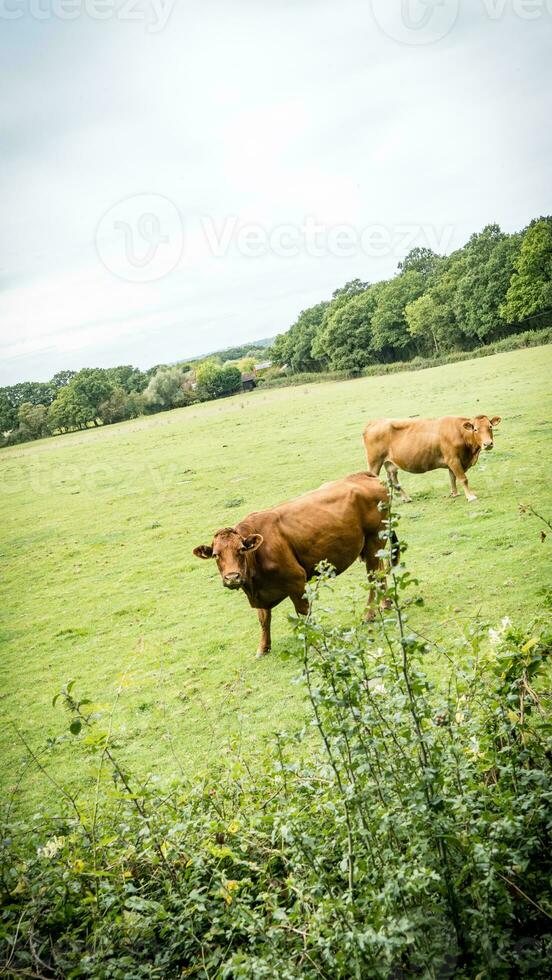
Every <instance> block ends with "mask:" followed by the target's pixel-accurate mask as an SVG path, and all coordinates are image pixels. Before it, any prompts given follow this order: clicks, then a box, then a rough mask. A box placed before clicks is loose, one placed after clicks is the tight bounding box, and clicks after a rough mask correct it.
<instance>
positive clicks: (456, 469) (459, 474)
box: [447, 460, 477, 502]
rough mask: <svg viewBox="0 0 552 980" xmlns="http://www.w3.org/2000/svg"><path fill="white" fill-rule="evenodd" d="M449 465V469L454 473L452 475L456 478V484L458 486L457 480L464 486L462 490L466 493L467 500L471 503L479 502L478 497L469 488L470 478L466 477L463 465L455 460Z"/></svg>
mask: <svg viewBox="0 0 552 980" xmlns="http://www.w3.org/2000/svg"><path fill="white" fill-rule="evenodd" d="M447 465H448V468H449V470H450V472H451V473H452V475H453V477H454V481H455V484H456V480H458V481H459V483H461V484H462V488H463V490H464V493H465V494H466V500H468V501H470V502H471V501H472V500H477V497H476V495H475V494H474V493H473V492H472V491H471V490H470V488H469V486H468V478H467V476H466V474H465V472H464V468H463V466H462V464H461V463H459V462H458V461H457V460H454V461H451V462H450V463H448V464H447ZM451 483H452V480H451Z"/></svg>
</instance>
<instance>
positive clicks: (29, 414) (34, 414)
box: [18, 402, 48, 441]
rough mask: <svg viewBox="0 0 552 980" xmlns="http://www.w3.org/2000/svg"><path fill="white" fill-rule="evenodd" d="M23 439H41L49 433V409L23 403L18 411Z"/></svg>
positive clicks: (44, 406) (43, 406)
mask: <svg viewBox="0 0 552 980" xmlns="http://www.w3.org/2000/svg"><path fill="white" fill-rule="evenodd" d="M18 419H19V428H20V434H21V439H22V441H23V440H26V439H41V438H42V436H45V435H47V433H48V408H47V407H46V405H32V404H31V403H30V402H23V404H22V405H20V406H19V410H18Z"/></svg>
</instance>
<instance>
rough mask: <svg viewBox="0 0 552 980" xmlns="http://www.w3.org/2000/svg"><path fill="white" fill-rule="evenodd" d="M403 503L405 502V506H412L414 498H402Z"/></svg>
mask: <svg viewBox="0 0 552 980" xmlns="http://www.w3.org/2000/svg"><path fill="white" fill-rule="evenodd" d="M402 502H403V504H411V503H412V497H403V498H402Z"/></svg>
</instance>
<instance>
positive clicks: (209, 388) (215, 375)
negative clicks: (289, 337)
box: [0, 345, 266, 445]
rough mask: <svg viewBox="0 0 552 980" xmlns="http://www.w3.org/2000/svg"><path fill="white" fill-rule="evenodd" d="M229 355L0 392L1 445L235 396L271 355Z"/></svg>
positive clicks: (251, 351) (61, 376) (62, 377)
mask: <svg viewBox="0 0 552 980" xmlns="http://www.w3.org/2000/svg"><path fill="white" fill-rule="evenodd" d="M226 353H227V352H226V351H221V352H219V353H218V354H213V355H211V356H210V357H209V358H208V359H206V360H203V361H197V362H182V363H179V364H174V365H166V364H160V365H159V364H158V365H156V366H155V367H152V368H149V370H147V371H140V370H139V368H136V367H133V366H132V365H130V364H125V365H120V366H118V367H113V368H83V369H82V370H81V371H60V372H58V373H57V374H55V375H54V377H53V378H52V379H51V380H50V381H46V382H38V381H24V382H21V383H20V384H16V385H10V386H8V387H5V388H0V436H1V441H0V444H1V445H13V444H14V443H19V442H26V441H27V440H29V439H40V438H42V437H43V436H47V435H53V434H55V433H58V432H70V431H74V430H78V429H86V428H88V427H89V426H94V425H109V424H111V423H112V422H122V421H124V420H125V419H131V418H136V417H137V416H139V415H149V414H153V413H155V412H163V411H167V410H168V409H170V408H178V407H179V406H183V405H190V404H192V403H193V402H200V401H207V400H209V399H211V398H220V397H222V396H224V395H231V394H233V393H234V392H236V391H239V390H240V388H241V380H242V371H247V370H252V368H253V366H254V364H255V361H256V360H258V359H259V358H260V357H263V356H265V354H266V351H265V350H263V349H261V348H256V347H254V348H252V347H251V345H249V346H247V345H245V346H244V347H242V348H240V347H236V348H232V349H231V353H233V354H235V355H236V356H237V359H236V360H234V361H232V360H229V359H227V360H223V358H224V357H225V355H226Z"/></svg>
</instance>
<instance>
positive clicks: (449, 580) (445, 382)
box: [0, 347, 552, 807]
mask: <svg viewBox="0 0 552 980" xmlns="http://www.w3.org/2000/svg"><path fill="white" fill-rule="evenodd" d="M551 370H552V348H551V347H541V348H534V349H528V350H521V351H513V352H511V353H506V354H498V355H496V356H494V357H489V358H485V359H484V360H475V361H468V362H463V363H460V364H450V365H445V366H442V367H437V368H433V369H430V370H424V371H422V372H420V373H412V374H406V375H405V374H398V375H391V376H388V377H377V378H363V379H359V380H355V381H346V382H340V383H327V384H317V385H313V386H309V387H304V388H291V389H284V390H278V389H276V390H271V391H264V392H263V391H262V390H257V391H255V392H252V393H249V394H247V395H240V396H236V397H233V398H231V399H226V400H223V401H217V402H213V403H209V404H205V405H201V406H198V407H192V408H186V409H178V410H175V411H172V412H170V413H166V414H163V415H157V416H154V417H151V418H148V419H139V420H135V421H131V422H127V423H123V424H121V425H117V426H110V427H106V428H105V429H95V430H89V431H86V432H83V433H75V434H70V435H66V436H62V437H58V438H55V439H49V440H43V441H41V442H36V443H29V444H27V445H25V446H20V447H14V448H12V449H8V450H3V451H1V452H0V485H1V488H2V495H1V504H0V506H1V508H2V514H1V527H2V538H3V543H2V548H1V552H2V555H1V557H2V565H3V575H2V579H3V587H4V597H3V601H2V612H3V616H2V619H3V629H2V634H1V641H2V646H3V655H2V674H3V677H2V685H1V690H2V696H1V701H0V707H1V722H2V724H1V735H0V737H1V757H2V768H1V779H2V788H3V791H4V792H6V791H11V790H12V789H14V787H18V788H17V797H18V799H19V800H20V803H21V805H22V806H23V807H29V806H34V805H36V803H37V802H38V801H40V800H43V799H44V798H48V797H51V798H52V799H53V798H55V795H56V793H55V790H54V789H53V787H51V785H49V784H48V783H46V782H45V780H44V778H43V776H41V775H40V774H39V773H32V772H29V773H27V774H26V775H25V776H24V778H23V779H21V782H20V783H18V779H19V776H18V774H19V773H20V772H21V768H22V766H23V763H24V758H25V751H24V749H23V748H22V745H21V744H20V743H19V741H18V739H17V737H16V735H15V732H14V728H13V727H12V725H11V724H10V722H15V724H16V725H17V727H18V729H19V730H20V731H21V732H22V733H23V734H24V736H25V738H26V739H28V741H29V742H30V744H32V745H33V746H34V747H35V748H39V747H40V746H42V745H43V744H44V742H45V739H46V738H48V737H52V736H54V735H56V734H58V733H59V732H60V731H63V730H64V727H65V725H66V723H65V720H64V718H63V717H62V716H61V715H60V709H59V707H57V708H54V707H52V697H53V695H54V694H55V693H56V692H57V690H59V688H60V687H61V685H62V684H63V683H64V682H66V681H67V680H68V679H69V678H76V679H77V682H78V688H77V690H78V691H80V693H81V695H84V694H86V695H87V696H88V697H90V698H92V700H93V701H94V702H95V703H98V704H101V705H106V704H109V703H111V702H113V699H114V697H115V691H116V689H117V687H120V688H121V697H120V700H119V703H118V705H117V711H116V715H115V719H114V726H115V731H116V733H117V741H118V744H119V747H120V748H119V754H120V755H121V756H122V758H123V759H126V760H127V761H128V762H129V763H130V765H131V767H132V768H133V769H134V770H136V771H137V772H139V773H142V774H144V773H149V772H151V773H152V774H153V775H154V776H158V777H159V778H160V779H162V780H165V779H167V778H169V777H172V776H174V775H176V774H178V773H185V774H190V775H192V774H195V773H197V772H198V771H199V770H201V769H202V768H204V767H207V766H211V765H213V764H214V765H217V764H220V762H221V760H223V759H224V757H225V754H226V753H227V752H229V751H231V749H230V748H229V746H230V745H233V746H236V745H243V746H246V747H247V748H252V747H254V746H255V745H258V744H259V741H260V740H262V739H263V737H264V736H266V735H267V734H270V733H271V732H273V731H274V730H281V729H285V728H293V727H294V726H296V725H298V724H300V723H301V719H302V715H303V705H302V694H301V689H300V688H298V687H297V686H294V685H293V684H291V679H292V677H293V676H294V675H295V674H296V673H297V661H296V659H295V658H294V656H293V642H292V640H291V634H290V628H289V624H288V623H287V621H286V617H287V614H288V612H291V611H292V606H291V604H290V603H284V604H283V605H282V606H280V607H279V608H278V609H277V610H276V612H275V616H274V621H273V637H274V648H273V653H272V654H271V655H270V656H269V657H268V658H265V659H264V660H261V661H257V660H255V659H254V653H255V650H256V645H257V638H258V624H257V617H256V614H255V613H254V611H253V610H251V609H250V608H249V605H248V603H247V601H246V599H245V597H244V596H242V595H241V594H233V593H229V592H226V591H225V590H223V588H222V585H221V583H220V581H219V578H218V573H217V571H216V568H215V566H214V563H207V562H200V561H198V560H197V559H195V558H194V557H193V556H192V553H191V552H192V548H193V546H194V545H197V544H200V543H208V542H210V540H211V534H212V532H213V531H214V530H215V529H216V528H218V527H220V526H223V525H230V524H234V523H235V522H236V521H237V520H239V519H240V518H241V517H243V516H245V515H246V514H247V513H248V512H249V511H251V510H254V509H260V508H262V507H266V506H269V505H271V504H274V503H277V502H279V501H280V500H283V499H286V498H289V497H292V496H294V495H296V494H299V493H302V492H304V491H306V490H309V489H311V488H313V487H316V486H318V485H319V484H320V483H322V482H324V481H326V480H331V479H334V478H337V477H339V476H342V475H345V474H346V473H351V472H355V471H358V470H360V469H363V468H364V458H363V449H362V441H361V433H362V429H363V425H364V423H365V421H366V420H367V419H369V418H374V417H378V416H387V415H394V416H408V415H414V414H416V415H441V414H445V413H458V414H464V413H467V414H471V413H473V414H477V413H478V412H486V413H489V414H490V415H494V414H500V415H502V417H503V422H502V425H501V426H500V428H499V430H497V438H496V448H495V451H494V452H493V454H491V455H489V456H485V458H484V459H482V460H481V462H480V463H479V464H478V466H477V467H476V468H475V469H474V470H473V471H471V483H472V486H473V488H474V489H475V490H476V492H477V493H478V495H479V500H478V501H477V502H476V503H472V504H469V505H468V504H467V503H466V501H465V500H464V499H463V497H462V498H458V499H457V500H450V499H445V496H446V494H447V493H448V476H447V474H446V472H444V471H436V472H434V473H429V474H426V475H424V476H409V475H406V476H405V477H404V485H405V486H406V488H407V489H408V490H409V491H410V492H411V494H412V496H413V498H414V502H413V503H412V504H410V505H401V513H402V515H403V519H402V523H401V532H402V535H403V536H404V537H405V538H406V539H407V540H408V542H409V551H408V555H407V560H408V565H409V568H410V569H411V570H412V572H413V573H414V574H415V575H416V576H417V578H418V579H419V582H420V591H421V593H422V594H423V596H424V599H425V606H424V608H423V609H422V610H416V613H415V616H416V618H417V619H418V621H419V623H421V624H423V626H424V629H425V630H428V631H431V632H432V634H433V635H436V636H439V637H441V638H445V639H446V637H447V636H449V635H451V632H452V630H453V629H454V631H455V632H458V624H459V623H469V621H470V620H471V619H473V618H474V617H476V616H482V617H486V618H488V619H489V620H491V621H496V620H498V619H499V618H500V617H502V616H504V615H510V616H512V618H516V619H517V620H522V621H526V620H528V619H530V618H531V617H532V616H533V615H534V614H535V612H536V610H537V608H538V606H539V601H541V600H540V598H539V594H538V593H539V590H542V588H543V587H544V586H545V584H546V576H547V574H548V575H549V572H550V565H549V561H548V556H549V554H550V547H549V541H548V540H547V541H546V542H545V543H544V544H541V542H540V538H539V532H540V527H538V526H537V524H536V522H534V520H533V519H532V518H530V517H528V516H521V515H520V514H519V511H518V505H519V503H520V502H531V503H532V504H533V506H534V507H535V508H536V509H537V510H540V511H541V512H543V513H544V514H546V515H547V516H549V511H548V510H547V508H548V507H549V492H548V483H547V479H549V468H548V464H547V458H549V451H550V436H551V432H552V423H551V421H550V397H549V391H550V373H551ZM363 574H364V570H363V567H362V566H361V565H360V563H359V564H356V565H355V566H354V567H353V568H352V569H350V570H349V571H348V572H347V573H346V574H345V575H343V576H342V577H341V578H340V579H339V580H338V581H337V582H336V584H335V590H334V610H335V611H334V615H336V616H340V615H343V614H344V609H345V607H346V599H347V595H348V594H349V592H350V590H351V587H356V585H357V584H359V583H360V582H361V581H362V580H363ZM286 654H290V655H289V656H286ZM70 738H71V737H70V736H68V737H67V739H66V740H62V741H61V742H60V743H59V744H58V745H57V746H56V748H55V750H54V752H53V755H52V756H51V757H49V760H48V766H49V767H50V770H51V772H52V773H53V774H54V775H55V777H56V778H57V779H59V780H61V781H63V782H64V783H65V784H67V785H72V786H76V785H81V786H86V784H87V782H88V781H91V780H92V770H90V772H88V771H87V770H86V769H83V767H82V763H81V762H80V763H77V762H76V761H75V758H74V756H73V755H72V753H71V746H70ZM232 751H233V749H232Z"/></svg>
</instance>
